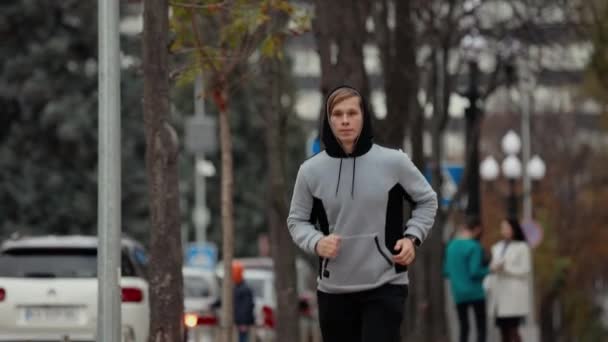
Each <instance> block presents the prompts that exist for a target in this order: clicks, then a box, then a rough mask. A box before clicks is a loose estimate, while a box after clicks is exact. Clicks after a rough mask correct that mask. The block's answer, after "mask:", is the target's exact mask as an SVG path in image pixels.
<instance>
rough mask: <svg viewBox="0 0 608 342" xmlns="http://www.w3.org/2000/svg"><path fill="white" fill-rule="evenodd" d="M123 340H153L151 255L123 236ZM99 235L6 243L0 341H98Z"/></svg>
mask: <svg viewBox="0 0 608 342" xmlns="http://www.w3.org/2000/svg"><path fill="white" fill-rule="evenodd" d="M121 256H122V257H121V259H122V260H121V270H122V277H121V279H120V286H121V289H122V305H121V314H122V340H123V342H129V341H130V342H145V341H147V339H148V331H149V321H150V307H149V303H148V298H149V297H148V283H147V281H146V278H145V277H146V275H145V264H146V262H147V255H146V253H145V251H144V249H143V248H142V247H141V246H140V245H139V244H137V243H136V242H135V241H133V240H130V239H123V240H122V251H121ZM97 286H98V283H97V238H95V237H90V236H74V235H72V236H44V237H28V238H20V239H16V240H8V241H6V242H4V244H3V245H2V247H0V341H51V340H54V341H64V340H66V341H67V340H69V341H95V340H96V338H95V336H96V326H97Z"/></svg>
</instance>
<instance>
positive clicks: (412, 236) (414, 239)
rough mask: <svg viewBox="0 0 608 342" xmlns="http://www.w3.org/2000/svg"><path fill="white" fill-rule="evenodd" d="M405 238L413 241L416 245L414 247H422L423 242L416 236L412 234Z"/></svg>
mask: <svg viewBox="0 0 608 342" xmlns="http://www.w3.org/2000/svg"><path fill="white" fill-rule="evenodd" d="M403 237H405V238H408V239H410V240H412V242H413V243H414V247H416V248H418V246H420V244H421V241H420V239H418V238H417V237H415V236H414V235H411V234H405V235H404V236H403Z"/></svg>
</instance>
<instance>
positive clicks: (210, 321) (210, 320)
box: [197, 315, 217, 325]
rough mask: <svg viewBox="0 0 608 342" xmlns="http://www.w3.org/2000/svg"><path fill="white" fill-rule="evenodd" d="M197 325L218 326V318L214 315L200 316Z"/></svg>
mask: <svg viewBox="0 0 608 342" xmlns="http://www.w3.org/2000/svg"><path fill="white" fill-rule="evenodd" d="M197 325H217V317H215V316H213V315H208V316H199V317H198V322H197Z"/></svg>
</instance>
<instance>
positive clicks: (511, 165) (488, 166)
mask: <svg viewBox="0 0 608 342" xmlns="http://www.w3.org/2000/svg"><path fill="white" fill-rule="evenodd" d="M521 148H522V142H521V140H520V139H519V136H518V135H517V134H516V133H515V132H513V131H509V132H507V134H506V135H505V136H504V137H503V139H502V149H503V152H504V153H505V155H506V157H505V159H504V160H503V162H502V167H501V168H502V173H503V175H504V176H505V177H506V178H507V179H508V181H509V193H508V196H507V217H508V218H510V219H515V220H518V216H519V215H518V210H517V208H518V201H517V194H516V190H515V187H516V181H517V180H518V179H519V178H523V180H524V183H525V182H526V178H527V179H528V181H529V182H531V181H539V180H541V179H542V178H544V176H545V171H546V168H545V163H544V162H543V160H542V159H541V158H540V157H539V156H538V155H535V156H534V157H532V158H531V159H529V160H528V161H527V162H524V165H522V163H521V162H520V160H519V158H517V154H518V153H519V151H520V149H521ZM528 148H529V146H528ZM525 153H529V150H528V152H526V147H524V154H525ZM524 158H525V156H524ZM479 171H480V173H481V178H482V179H483V180H486V181H493V180H496V179H497V178H498V174H499V167H498V162H497V161H496V159H494V157H492V156H488V157H486V158H485V159H484V160H483V162H481V164H480V168H479ZM523 191H524V225H523V226H522V227H525V226H526V225H527V224H531V223H532V202H531V200H529V199H528V201H527V202H526V201H525V198H526V197H530V196H531V193H530V192H529V190H527V188H526V187H525V186H524V189H523ZM529 242H530V244H531V246H532V247H534V246H535V244H537V243H538V242H539V241H538V240H536V241H534V240H531V241H529ZM530 274H531V275H530V283H531V284H534V272H533V271H531V272H530ZM530 307H531V308H532V310H531V313H530V317H529V318H530V319H529V322H528V325H529V329H528V330H529V331H528V334H529V336H530V338H531V341H538V338H539V337H538V329H537V326H536V319H535V313H534V286H530Z"/></svg>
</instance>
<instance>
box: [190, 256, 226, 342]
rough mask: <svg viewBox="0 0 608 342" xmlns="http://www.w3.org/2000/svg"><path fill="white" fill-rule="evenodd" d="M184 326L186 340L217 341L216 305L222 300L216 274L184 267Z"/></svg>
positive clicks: (193, 341) (197, 341)
mask: <svg viewBox="0 0 608 342" xmlns="http://www.w3.org/2000/svg"><path fill="white" fill-rule="evenodd" d="M182 273H183V276H184V325H185V328H186V329H185V330H184V331H185V334H186V336H185V340H186V341H189V342H203V341H204V342H207V341H215V340H216V339H215V337H216V336H215V334H216V332H217V325H218V317H217V312H216V310H215V308H214V305H215V304H216V303H217V302H218V300H219V298H220V288H219V282H218V279H217V276H216V275H215V272H212V271H206V270H203V269H200V268H197V267H184V268H183V270H182Z"/></svg>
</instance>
